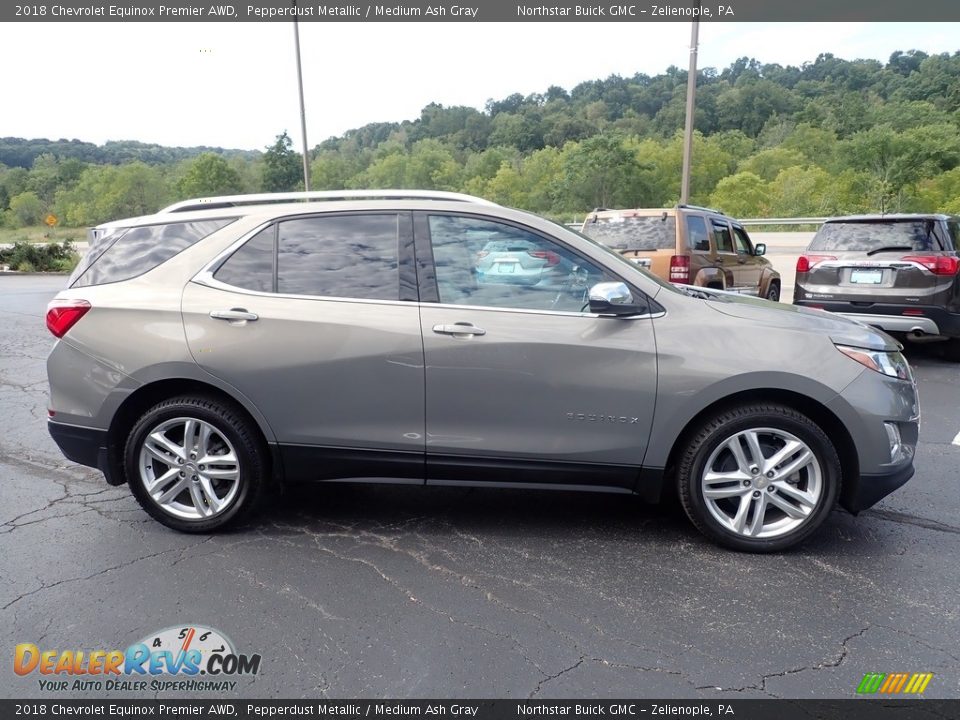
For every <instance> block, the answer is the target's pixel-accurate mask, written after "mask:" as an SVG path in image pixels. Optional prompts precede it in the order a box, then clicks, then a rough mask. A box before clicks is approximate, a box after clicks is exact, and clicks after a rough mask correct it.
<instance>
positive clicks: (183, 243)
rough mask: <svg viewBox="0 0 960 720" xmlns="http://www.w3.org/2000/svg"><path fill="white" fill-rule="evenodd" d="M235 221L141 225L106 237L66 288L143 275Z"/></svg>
mask: <svg viewBox="0 0 960 720" xmlns="http://www.w3.org/2000/svg"><path fill="white" fill-rule="evenodd" d="M234 220H235V218H220V219H217V220H199V221H196V222H179V223H164V224H162V225H141V226H139V227H133V228H129V229H125V230H118V231H116V232H113V233H111V234H109V235H105V236H103V237H102V238H99V239H98V240H97V241H95V242H94V243H93V245H91V247H90V249H89V250H88V251H87V254H86V256H85V257H84V259H83V260H82V261H81V262H80V264H79V265H77V267H76V269H75V270H74V271H73V274H72V275H71V276H70V281H69V287H87V286H89V285H104V284H106V283H114V282H120V281H121V280H129V279H131V278H135V277H137V276H138V275H143V274H144V273H145V272H149V271H150V270H153V269H154V268H155V267H157V266H159V265H160V264H162V263H165V262H166V261H167V260H169V259H170V258H172V257H173V256H174V255H178V254H179V253H181V252H183V251H184V250H186V249H187V248H188V247H190V246H191V245H193V244H195V243H196V242H198V241H199V240H202V239H203V238H205V237H207V236H208V235H212V234H213V233H215V232H216V231H217V230H220V229H221V228H223V227H225V226H227V225H229V224H230V223H232V222H233V221H234Z"/></svg>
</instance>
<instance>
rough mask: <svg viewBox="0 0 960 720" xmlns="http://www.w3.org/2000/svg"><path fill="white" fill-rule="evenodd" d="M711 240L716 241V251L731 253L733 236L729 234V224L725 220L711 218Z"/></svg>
mask: <svg viewBox="0 0 960 720" xmlns="http://www.w3.org/2000/svg"><path fill="white" fill-rule="evenodd" d="M711 224H712V225H713V240H714V242H716V243H717V252H721V253H732V252H733V238H732V237H731V235H730V226H729V225H727V223H725V222H720V221H718V220H713V221H712V222H711Z"/></svg>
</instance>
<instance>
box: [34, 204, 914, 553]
mask: <svg viewBox="0 0 960 720" xmlns="http://www.w3.org/2000/svg"><path fill="white" fill-rule="evenodd" d="M92 236H93V238H94V240H93V242H92V245H91V248H90V250H89V252H88V253H87V255H86V256H85V258H84V259H83V261H82V263H81V264H80V265H79V267H78V268H77V270H76V272H75V273H74V274H73V276H72V277H71V278H70V281H69V287H68V289H66V290H64V291H63V292H61V293H59V294H58V295H57V297H56V298H55V299H54V300H53V301H52V302H51V304H50V307H49V310H48V313H47V325H48V327H49V328H50V330H51V332H52V333H53V334H54V335H55V336H56V337H57V338H58V341H57V342H56V344H55V345H54V347H53V350H52V352H51V353H50V357H49V360H48V362H47V369H48V374H49V379H50V395H51V400H50V411H49V415H50V418H49V427H50V433H51V434H52V436H53V438H54V439H55V440H56V442H57V443H58V444H59V446H60V448H61V449H62V451H63V452H64V454H65V455H66V456H67V457H68V458H70V459H71V460H74V461H76V462H79V463H82V464H85V465H89V466H92V467H97V468H99V469H100V470H101V471H102V472H103V473H104V475H105V476H106V479H107V482H109V483H111V484H114V485H119V484H122V483H127V484H128V485H129V486H130V489H131V491H132V492H133V494H134V495H135V496H136V498H137V500H138V501H139V502H140V504H141V505H142V506H143V508H144V509H145V510H146V511H147V512H148V513H150V515H152V516H153V517H154V518H156V519H157V520H159V521H160V522H162V523H164V524H165V525H168V526H169V527H172V528H176V529H177V530H182V531H187V532H207V531H211V530H213V529H215V528H219V527H221V526H223V525H226V524H227V523H230V522H235V521H237V520H239V519H240V518H241V517H242V516H244V515H246V514H247V513H248V511H250V510H252V509H253V508H254V506H255V505H256V503H257V500H258V498H259V497H260V496H261V494H263V493H264V492H265V490H266V489H267V488H272V487H273V486H274V485H283V484H288V483H296V482H303V481H316V480H344V479H346V480H351V481H356V482H380V483H382V482H392V483H397V482H399V483H407V484H411V485H424V484H426V485H457V486H468V485H472V486H487V487H490V486H497V487H503V486H511V487H523V488H530V487H538V488H544V489H567V490H600V491H606V492H614V493H624V494H634V495H639V496H641V497H642V498H644V499H647V500H651V501H656V500H658V499H660V498H661V497H662V496H664V495H665V494H678V495H679V497H680V500H681V501H682V503H683V506H684V508H685V509H686V512H687V513H688V515H689V516H690V519H691V520H692V521H693V523H694V524H695V525H696V526H697V527H698V528H699V529H700V530H701V531H703V533H705V534H706V535H707V536H709V537H710V538H712V539H713V540H714V541H716V542H719V543H721V544H723V545H726V546H729V547H732V548H736V549H739V550H747V551H775V550H780V549H782V548H785V547H788V546H790V545H793V544H795V543H797V542H799V541H801V540H803V539H804V538H805V537H807V536H808V535H809V534H810V533H811V532H813V531H814V529H815V528H816V527H817V526H818V525H820V523H821V522H823V520H824V518H825V517H826V516H827V515H828V513H829V512H830V510H831V508H833V507H834V505H835V504H836V503H837V502H839V503H840V504H841V505H842V506H843V507H845V508H846V509H848V510H850V511H851V512H854V513H856V512H858V511H860V510H863V509H864V508H867V507H869V506H871V505H873V504H874V503H876V502H877V501H878V500H880V499H881V498H882V497H884V496H885V495H887V494H888V493H890V492H892V491H893V490H895V489H896V488H897V487H899V486H900V485H902V484H903V483H905V482H906V481H907V480H908V479H909V478H910V477H911V476H912V475H913V455H914V448H915V446H916V442H917V428H918V418H919V409H918V406H917V395H916V389H915V386H914V382H913V378H912V375H911V371H910V368H909V366H908V364H907V362H906V361H905V360H904V358H903V356H902V355H901V354H900V352H899V351H900V347H899V345H898V344H897V343H896V342H895V341H894V340H892V339H891V338H890V337H889V336H887V335H885V334H884V333H883V332H881V331H879V330H875V329H872V328H868V327H866V326H864V325H861V324H859V323H856V322H852V321H850V320H846V319H844V318H841V317H837V316H835V315H831V314H828V313H825V312H821V311H816V310H807V309H803V308H793V307H790V306H785V305H780V304H777V303H771V302H767V301H765V300H757V299H751V298H742V297H739V296H736V295H731V294H727V293H724V292H721V291H711V290H708V289H705V288H696V287H686V288H679V287H675V286H673V285H671V284H669V283H666V282H664V281H662V280H658V279H657V278H655V277H654V276H652V275H650V274H649V273H648V272H646V271H645V270H643V269H642V268H640V267H638V266H637V265H636V264H634V263H631V262H630V261H629V260H626V259H624V258H622V257H621V256H620V255H619V254H617V253H615V252H613V251H611V250H608V249H606V248H604V247H603V246H601V245H599V244H597V243H595V242H594V241H592V240H590V239H588V238H586V237H584V236H582V235H580V234H579V233H576V232H574V231H571V230H569V229H567V228H564V227H562V226H560V225H557V224H554V223H552V222H550V221H548V220H545V219H543V218H540V217H536V216H534V215H530V214H528V213H525V212H520V211H517V210H510V209H507V208H503V207H499V206H496V205H493V204H491V203H488V202H485V201H482V200H479V199H476V198H470V197H469V196H462V195H453V194H449V193H429V192H418V191H389V190H380V191H370V192H352V193H309V194H288V195H280V196H257V197H253V198H250V197H243V196H241V197H231V198H213V199H208V200H198V201H188V202H185V203H179V204H178V205H175V206H171V207H170V208H166V209H165V210H162V211H160V212H159V213H158V214H156V215H152V216H149V217H141V218H135V219H131V220H122V221H118V222H114V223H110V224H108V225H105V226H101V227H99V228H96V229H95V230H94V231H93V233H92ZM492 244H494V245H492ZM491 247H506V248H520V249H522V254H523V255H524V258H521V260H520V262H521V264H522V262H523V260H524V259H525V257H526V256H529V257H531V258H537V259H539V260H541V261H542V263H541V264H542V266H543V267H542V268H541V270H543V269H545V268H547V267H549V268H550V272H549V273H547V272H543V273H542V275H543V276H544V277H543V280H537V279H536V275H532V276H531V277H529V278H528V281H526V282H523V283H518V282H516V279H515V278H514V277H513V274H512V273H510V272H509V271H506V270H504V271H503V272H489V271H487V268H485V267H483V266H481V267H480V268H479V269H480V270H483V272H482V277H481V273H480V272H478V257H481V254H482V253H483V252H487V253H490V252H491V250H490V248H491ZM507 252H518V253H519V252H520V250H508V251H507ZM482 259H483V258H482V257H481V260H482ZM557 268H563V272H565V273H566V274H567V276H568V277H567V278H565V279H562V280H563V281H560V279H558V278H557V277H555V276H556V272H557ZM515 272H517V273H518V272H520V271H519V270H516V271H515ZM501 276H502V277H501ZM757 348H763V351H762V352H757V351H756V349H757Z"/></svg>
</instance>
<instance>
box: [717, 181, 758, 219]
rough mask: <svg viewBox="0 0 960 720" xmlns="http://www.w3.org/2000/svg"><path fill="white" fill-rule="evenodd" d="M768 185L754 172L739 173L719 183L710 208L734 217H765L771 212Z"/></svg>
mask: <svg viewBox="0 0 960 720" xmlns="http://www.w3.org/2000/svg"><path fill="white" fill-rule="evenodd" d="M769 205H770V191H769V189H768V187H767V183H766V182H765V181H764V180H763V178H761V177H760V176H759V175H756V174H754V173H752V172H738V173H737V174H736V175H729V176H727V177H725V178H723V179H722V180H721V181H720V182H718V183H717V187H716V188H715V189H714V191H713V193H711V195H710V206H711V207H715V208H718V209H720V210H723V212H725V213H727V214H728V215H733V216H734V217H740V218H748V217H765V216H766V214H767V212H768V211H769Z"/></svg>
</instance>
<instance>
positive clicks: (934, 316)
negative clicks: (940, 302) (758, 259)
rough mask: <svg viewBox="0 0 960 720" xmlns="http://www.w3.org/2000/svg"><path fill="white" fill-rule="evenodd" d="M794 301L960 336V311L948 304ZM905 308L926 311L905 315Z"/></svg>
mask: <svg viewBox="0 0 960 720" xmlns="http://www.w3.org/2000/svg"><path fill="white" fill-rule="evenodd" d="M793 304H794V305H799V306H804V307H816V308H822V309H823V310H827V311H829V312H833V313H837V314H839V315H843V316H844V317H848V318H850V319H851V320H857V321H859V322H862V323H864V324H865V325H873V326H874V327H878V328H880V329H881V330H885V331H886V332H898V333H909V332H913V331H920V332H923V333H926V334H928V335H944V336H946V337H953V338H956V337H960V313H952V312H949V311H948V310H947V309H946V308H942V307H937V306H933V305H921V306H917V305H894V304H889V303H876V304H873V305H868V306H865V305H863V304H862V303H858V304H854V303H850V302H835V301H830V300H794V303H793ZM904 311H910V312H920V313H923V314H922V315H904V314H903V313H904Z"/></svg>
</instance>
